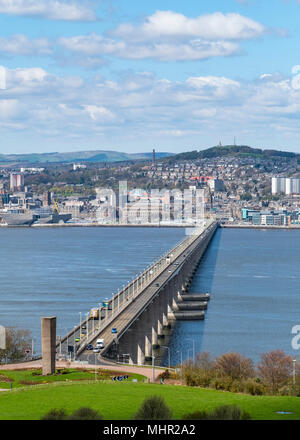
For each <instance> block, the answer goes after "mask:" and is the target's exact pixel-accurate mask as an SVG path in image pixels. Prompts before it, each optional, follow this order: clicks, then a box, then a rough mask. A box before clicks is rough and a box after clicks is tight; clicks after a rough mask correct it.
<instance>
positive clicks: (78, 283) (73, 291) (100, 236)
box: [0, 227, 184, 352]
mask: <svg viewBox="0 0 300 440" xmlns="http://www.w3.org/2000/svg"><path fill="white" fill-rule="evenodd" d="M183 238H184V229H176V228H165V229H158V228H134V229H133V228H107V227H106V228H69V229H59V228H57V229H34V228H32V229H30V228H28V229H27V228H22V229H3V228H2V229H0V243H1V248H0V324H2V325H6V326H9V325H15V324H17V325H18V327H20V328H28V329H31V331H32V334H33V337H34V341H35V347H36V350H37V352H38V351H39V350H40V318H41V316H54V315H55V316H57V319H58V322H57V326H58V329H57V334H58V335H63V334H66V333H67V331H69V330H70V329H71V328H72V327H73V326H74V325H75V324H76V323H78V322H79V312H82V314H83V313H86V312H88V311H89V309H90V308H91V307H95V306H97V305H98V303H99V302H101V301H103V300H105V298H108V297H111V295H112V293H113V292H116V291H117V290H118V289H119V288H120V287H122V285H123V284H127V282H128V281H129V280H130V279H131V278H132V277H133V276H135V275H136V274H137V273H139V272H141V271H142V270H144V269H145V267H146V266H148V265H149V264H150V263H152V262H153V261H154V260H155V259H156V258H158V257H159V256H161V255H162V254H163V253H165V252H167V251H168V250H169V249H170V248H172V247H173V246H174V245H175V244H176V243H178V242H179V241H181V240H182V239H183ZM82 316H83V315H82Z"/></svg>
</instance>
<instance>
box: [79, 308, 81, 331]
mask: <svg viewBox="0 0 300 440" xmlns="http://www.w3.org/2000/svg"><path fill="white" fill-rule="evenodd" d="M79 326H80V336H81V312H79Z"/></svg>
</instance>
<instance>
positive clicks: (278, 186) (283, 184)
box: [272, 177, 300, 195]
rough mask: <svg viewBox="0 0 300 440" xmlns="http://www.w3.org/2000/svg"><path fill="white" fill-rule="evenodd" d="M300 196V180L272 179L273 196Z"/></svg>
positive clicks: (287, 178)
mask: <svg viewBox="0 0 300 440" xmlns="http://www.w3.org/2000/svg"><path fill="white" fill-rule="evenodd" d="M280 193H284V194H286V195H291V194H300V179H296V178H289V177H272V194H280Z"/></svg>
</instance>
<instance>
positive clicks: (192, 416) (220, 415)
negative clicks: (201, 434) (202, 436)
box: [182, 405, 251, 420]
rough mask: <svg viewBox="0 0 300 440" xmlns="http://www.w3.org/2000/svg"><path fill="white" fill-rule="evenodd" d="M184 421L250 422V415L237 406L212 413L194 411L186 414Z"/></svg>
mask: <svg viewBox="0 0 300 440" xmlns="http://www.w3.org/2000/svg"><path fill="white" fill-rule="evenodd" d="M182 419H183V420H250V419H251V417H250V414H248V413H247V412H246V411H242V410H241V409H240V408H239V407H237V406H235V405H224V406H219V407H218V408H216V409H214V410H213V411H211V412H209V413H208V412H206V411H194V412H192V413H188V414H185V415H184V416H183V418H182Z"/></svg>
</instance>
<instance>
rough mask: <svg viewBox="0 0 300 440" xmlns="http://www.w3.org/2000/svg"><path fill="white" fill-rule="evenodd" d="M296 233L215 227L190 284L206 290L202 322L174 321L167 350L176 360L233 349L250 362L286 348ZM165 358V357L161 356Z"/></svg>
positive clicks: (297, 270) (299, 304)
mask: <svg viewBox="0 0 300 440" xmlns="http://www.w3.org/2000/svg"><path fill="white" fill-rule="evenodd" d="M299 250H300V231H292V230H290V231H287V230H254V229H247V230H244V229H243V230H241V229H222V230H220V229H219V230H218V231H217V233H216V235H215V237H214V239H213V240H212V242H211V244H210V247H209V248H208V250H207V252H206V254H205V256H204V257H203V260H202V263H201V265H200V268H199V270H198V272H197V273H196V276H195V278H194V280H193V283H192V285H191V289H190V291H191V293H192V292H210V293H211V300H210V302H209V305H208V310H207V312H206V318H205V321H202V322H180V323H177V325H176V327H175V331H174V333H173V336H172V339H171V343H170V352H171V362H172V363H173V364H176V363H177V362H180V358H181V353H182V357H183V359H185V358H187V357H192V356H193V348H194V347H195V352H196V353H197V352H203V351H205V352H210V353H211V354H212V355H213V356H219V355H221V354H223V353H228V352H231V351H233V352H239V353H242V354H243V355H245V356H248V357H250V358H252V359H253V360H254V361H255V362H257V361H259V360H260V355H261V354H262V353H266V352H268V351H270V350H275V349H281V350H284V351H285V352H286V353H290V354H291V355H298V354H299V355H300V352H299V353H298V352H297V351H295V350H293V349H292V346H291V339H292V335H291V329H292V327H293V326H294V325H300V258H299ZM165 362H166V360H165Z"/></svg>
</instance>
